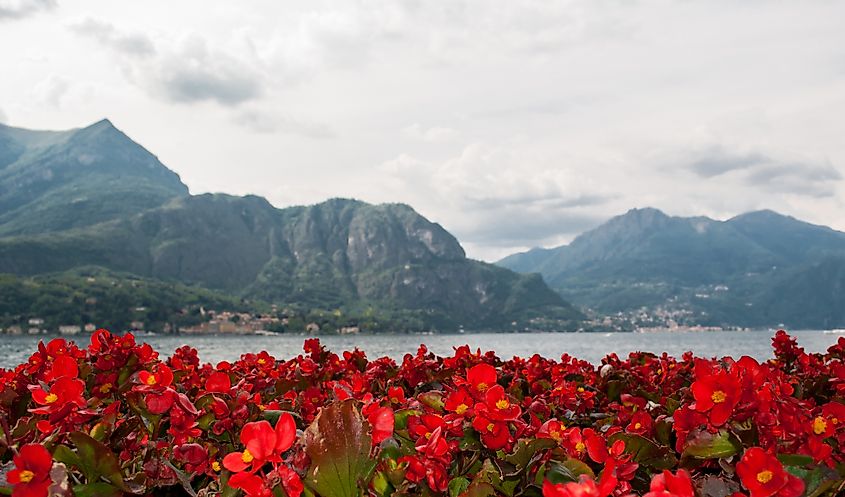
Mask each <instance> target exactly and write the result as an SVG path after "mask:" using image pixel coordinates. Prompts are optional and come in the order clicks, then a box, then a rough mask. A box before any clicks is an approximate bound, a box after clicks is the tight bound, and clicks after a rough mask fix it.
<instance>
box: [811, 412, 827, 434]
mask: <svg viewBox="0 0 845 497" xmlns="http://www.w3.org/2000/svg"><path fill="white" fill-rule="evenodd" d="M826 431H827V421H825V420H824V418H823V417H821V416H817V417H816V419H814V420H813V433H815V434H816V435H821V434H822V433H824V432H826Z"/></svg>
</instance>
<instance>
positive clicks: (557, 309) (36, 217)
mask: <svg viewBox="0 0 845 497" xmlns="http://www.w3.org/2000/svg"><path fill="white" fill-rule="evenodd" d="M91 267H95V268H104V269H105V270H107V271H112V272H119V273H120V274H130V275H136V276H138V277H143V278H147V279H149V278H152V279H153V280H160V281H164V282H168V281H169V282H174V283H177V282H178V283H180V284H188V285H195V286H197V287H202V288H208V289H211V290H214V291H216V292H218V293H216V294H214V295H217V297H215V298H216V299H217V300H218V301H220V300H221V299H223V297H219V295H220V293H219V292H222V293H223V294H225V295H233V296H238V297H242V298H249V299H255V300H260V301H263V302H268V303H273V304H279V305H297V306H301V307H305V308H316V309H325V310H327V311H332V310H337V312H341V310H343V311H344V312H351V313H353V314H354V313H355V312H358V311H360V312H370V311H371V310H372V309H373V308H374V307H375V308H378V309H388V310H391V311H400V312H406V313H410V314H411V315H413V316H414V318H415V321H414V322H415V323H417V327H419V328H422V329H430V328H436V329H457V328H459V327H465V328H467V329H485V328H486V329H495V328H498V329H513V328H525V327H548V328H551V329H574V328H576V327H577V326H579V323H580V322H581V320H582V319H583V315H582V314H581V313H580V312H579V311H578V310H576V309H575V308H574V307H572V306H571V305H570V304H568V303H567V302H566V301H564V300H563V299H562V298H561V297H560V295H558V294H557V293H556V292H554V291H552V290H550V289H549V287H548V286H547V285H546V284H545V283H544V282H543V280H542V279H541V277H540V276H539V275H520V274H517V273H515V272H512V271H510V270H507V269H504V268H500V267H497V266H495V265H491V264H486V263H482V262H478V261H474V260H470V259H467V258H466V256H465V254H464V251H463V249H462V248H461V246H460V244H459V243H458V241H457V240H456V239H455V238H454V237H453V236H452V235H451V234H449V233H448V232H447V231H446V230H444V229H443V228H442V227H441V226H440V225H438V224H435V223H432V222H430V221H428V220H427V219H425V218H424V217H422V216H421V215H419V214H418V213H416V212H415V211H414V210H413V209H412V208H411V207H409V206H407V205H401V204H389V205H369V204H366V203H363V202H359V201H355V200H344V199H333V200H329V201H327V202H323V203H321V204H317V205H313V206H308V207H290V208H285V209H277V208H275V207H273V206H272V205H270V203H269V202H267V200H265V199H263V198H261V197H256V196H245V197H235V196H230V195H222V194H213V195H212V194H206V195H196V196H192V195H189V193H188V188H187V187H186V186H185V185H184V184H183V183H182V182H181V181H180V179H179V176H178V175H176V174H175V173H174V172H172V171H170V170H169V169H167V168H166V167H165V166H164V165H163V164H162V163H161V162H159V161H158V159H156V157H155V156H153V155H152V154H150V153H149V152H148V151H146V150H145V149H144V148H143V147H141V146H140V145H138V144H137V143H135V142H134V141H132V140H131V139H129V138H128V137H127V136H126V135H125V134H123V133H122V132H121V131H119V130H118V129H116V128H115V127H114V126H113V125H112V123H111V122H109V121H108V120H103V121H100V122H98V123H95V124H93V125H91V126H88V127H86V128H82V129H77V130H71V131H64V132H50V131H31V130H24V129H18V128H12V127H8V126H2V125H0V273H7V274H10V275H15V276H17V277H24V278H27V277H34V276H36V275H43V274H64V275H66V277H67V278H73V277H76V276H74V275H81V273H80V272H79V271H78V270H79V269H80V268H91ZM79 277H81V276H79ZM62 281H64V280H62ZM14 284H15V285H17V286H15V288H18V287H19V286H20V284H18V283H14ZM33 284H35V283H33ZM38 284H41V283H38ZM63 284H64V283H63ZM10 285H11V283H10ZM30 286H31V285H30ZM148 286H149V287H150V288H157V287H156V286H155V285H154V284H153V283H149V284H148ZM66 287H68V288H71V287H72V288H77V286H76V285H74V284H70V283H68V284H67V285H66ZM10 288H11V286H10ZM183 293H184V292H183ZM191 295H192V297H191V298H192V299H194V298H195V297H194V296H193V295H195V294H193V293H192V294H191ZM201 295H202V294H201ZM9 309H11V310H9ZM2 310H3V307H2V302H0V313H2ZM6 312H7V313H11V312H18V313H24V311H21V310H20V309H17V308H14V307H13V306H8V307H7V311H6ZM2 317H3V316H2V315H0V318H2ZM7 317H8V316H7Z"/></svg>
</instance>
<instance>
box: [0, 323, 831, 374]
mask: <svg viewBox="0 0 845 497" xmlns="http://www.w3.org/2000/svg"><path fill="white" fill-rule="evenodd" d="M773 334H774V332H770V331H743V332H737V331H730V332H728V331H724V332H655V333H519V334H513V333H478V334H469V333H467V334H460V335H345V336H323V337H320V340H321V341H322V342H323V343H324V344H325V345H326V346H327V347H328V348H329V349H331V350H332V351H334V352H337V353H340V352H342V351H344V350H351V349H353V348H355V347H358V348H360V349H361V350H363V351H364V352H366V353H367V357H369V358H371V359H373V358H376V357H380V356H384V355H387V356H390V357H392V358H394V359H397V360H401V359H402V356H404V355H405V354H407V353H414V352H416V350H417V347H418V346H419V345H420V344H421V343H425V344H426V346H427V347H428V349H429V350H430V351H432V352H434V353H436V354H438V355H451V354H452V353H453V347H457V346H460V345H464V344H468V345H469V346H470V347H472V348H473V350H475V349H476V348H481V349H482V351H487V350H493V351H495V352H496V353H497V354H498V356H499V357H502V358H505V359H510V358H511V357H512V356H521V357H529V356H531V355H533V354H541V355H543V356H546V357H552V358H559V357H560V355H561V354H563V353H568V354H570V355H572V356H575V357H577V358H579V359H585V360H588V361H590V362H592V363H594V364H596V363H598V362H600V360H601V359H602V358H603V357H604V356H605V355H607V354H609V353H611V352H616V353H617V354H619V355H620V357H622V356H625V355H627V354H628V353H629V352H632V351H637V350H645V351H649V352H655V353H661V352H664V351H665V352H668V353H669V354H672V355H675V356H679V355H681V354H683V353H684V352H685V351H688V350H691V351H693V352H694V353H695V354H696V355H699V356H704V357H712V356H718V357H721V356H725V355H730V356H733V357H740V356H743V355H749V356H751V357H754V358H756V359H758V360H765V359H768V358H771V357H772V348H771V338H772V336H773ZM791 334H792V335H793V336H795V337H796V338H797V339H798V344H799V345H801V346H802V347H804V348H805V349H806V350H807V351H808V352H823V351H825V350H826V349H827V348H828V347H830V346H831V345H833V344H834V343H836V341H837V340H838V339H839V337H840V336H845V335H839V334H830V333H822V332H821V331H795V332H791ZM51 338H52V337H47V336H44V337H39V336H0V367H2V368H11V367H14V366H16V365H18V364H20V363H21V362H25V361H26V360H27V358H28V357H29V356H30V355H31V354H32V353H33V352H34V351H35V350H36V344H37V343H38V340H39V339H44V340H50V339H51ZM306 338H308V337H307V336H304V335H279V336H253V335H250V336H211V335H203V336H184V335H183V336H169V335H157V336H145V337H138V341H139V342H140V341H146V342H148V343H149V344H150V345H152V346H153V347H154V348H155V349H156V350H157V351H159V352H160V354H161V355H162V357H165V356H167V355H169V354H170V353H171V352H172V351H173V350H175V349H176V348H177V347H179V346H181V345H185V344H188V345H191V346H193V347H195V348H196V349H197V350H198V351H199V357H200V360H201V361H204V362H212V363H217V362H219V361H222V360H227V361H232V360H235V359H238V358H239V357H240V355H241V354H244V353H247V352H259V351H261V350H266V351H268V352H269V353H270V354H272V355H273V356H275V357H276V358H277V359H286V358H290V357H292V356H295V355H297V354H300V353H301V352H302V343H303V341H304V340H305V339H306ZM75 339H76V341H77V343H81V344H84V345H87V343H88V341H89V338H88V337H87V336H79V337H75Z"/></svg>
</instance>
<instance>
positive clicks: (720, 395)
mask: <svg viewBox="0 0 845 497" xmlns="http://www.w3.org/2000/svg"><path fill="white" fill-rule="evenodd" d="M727 399H728V394H726V393H725V392H723V391H721V390H716V391H715V392H713V395H711V396H710V400H712V401H713V403H714V404H721V403H722V402H724V401H725V400H727Z"/></svg>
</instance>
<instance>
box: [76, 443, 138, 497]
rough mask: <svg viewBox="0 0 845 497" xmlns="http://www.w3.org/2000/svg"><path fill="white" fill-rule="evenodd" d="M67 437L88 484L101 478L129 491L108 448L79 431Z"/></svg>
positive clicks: (115, 457)
mask: <svg viewBox="0 0 845 497" xmlns="http://www.w3.org/2000/svg"><path fill="white" fill-rule="evenodd" d="M69 437H70V440H71V441H72V442H73V444H74V445H75V446H76V452H77V455H78V457H79V463H80V469H81V470H82V472H83V474H85V477H86V478H87V480H88V482H89V483H93V482H95V481H96V480H97V479H99V477H101V476H102V477H103V478H105V479H107V480H108V481H110V482H111V483H112V484H113V485H114V486H116V487H118V488H119V489H122V490H127V491H129V489H127V488H126V485H124V483H123V475H122V474H121V472H120V463H119V462H118V459H117V456H115V455H114V453H113V452H112V451H111V450H109V448H108V447H106V446H105V445H103V444H102V443H100V442H98V441H96V440H94V439H93V438H91V437H90V436H88V435H86V434H85V433H82V432H79V431H76V432H73V433H71V434H70V435H69ZM74 491H76V490H74Z"/></svg>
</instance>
